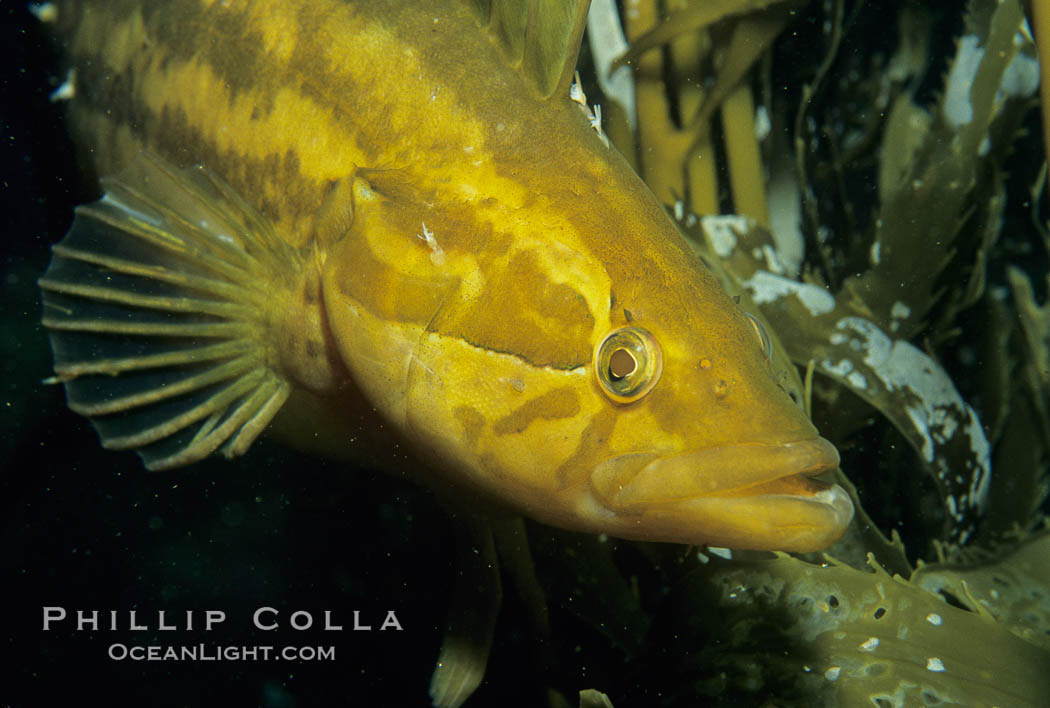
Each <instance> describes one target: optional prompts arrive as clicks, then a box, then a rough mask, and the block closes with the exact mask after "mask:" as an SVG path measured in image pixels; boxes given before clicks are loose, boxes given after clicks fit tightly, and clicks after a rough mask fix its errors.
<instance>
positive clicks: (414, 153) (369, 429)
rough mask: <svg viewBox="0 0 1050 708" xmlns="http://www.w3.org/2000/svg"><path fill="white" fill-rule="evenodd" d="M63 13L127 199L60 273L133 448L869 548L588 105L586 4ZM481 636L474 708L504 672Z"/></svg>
mask: <svg viewBox="0 0 1050 708" xmlns="http://www.w3.org/2000/svg"><path fill="white" fill-rule="evenodd" d="M57 5H58V7H57V18H56V32H57V34H58V36H59V37H60V38H61V39H62V41H63V42H64V43H65V45H66V47H67V49H68V52H69V56H70V60H71V62H72V65H73V67H74V68H75V71H76V74H75V82H76V96H75V98H74V99H73V101H72V102H71V108H70V116H71V122H72V124H73V126H74V131H75V133H76V137H77V138H78V140H79V142H80V144H81V145H83V146H84V147H85V148H86V150H87V154H90V156H91V159H92V161H93V164H94V167H95V169H96V170H97V171H98V173H99V174H101V175H111V176H110V177H107V178H105V179H103V180H102V187H103V190H104V192H105V196H104V197H103V198H102V199H101V200H100V201H98V202H96V203H94V204H91V205H87V206H84V207H81V208H80V209H78V210H77V216H76V220H75V222H74V224H73V227H72V228H71V230H70V232H69V234H68V235H67V237H66V239H65V240H64V241H62V242H61V243H60V244H59V245H57V246H56V247H55V256H54V260H53V261H52V264H51V267H50V268H49V270H48V272H47V274H46V275H45V276H44V277H43V278H42V279H41V281H40V286H41V288H42V290H43V291H44V324H45V325H46V326H47V327H48V328H49V329H50V331H51V337H52V342H53V348H54V352H55V371H56V375H57V377H58V378H59V379H60V380H62V381H63V382H64V383H65V385H66V388H67V393H68V399H69V403H70V406H71V407H72V408H73V409H74V410H76V411H78V412H80V413H83V414H84V415H87V416H88V417H90V418H91V420H92V422H93V423H94V425H95V426H96V428H97V429H98V431H99V434H100V436H101V438H102V441H103V444H105V445H106V446H107V447H112V448H117V449H135V450H137V451H138V452H139V453H140V454H141V455H142V457H143V459H144V461H145V463H146V465H147V466H148V467H151V468H155V469H164V468H169V467H175V466H178V465H182V464H187V463H190V462H193V461H195V460H198V459H201V458H203V457H205V456H207V455H209V454H211V453H212V452H215V451H217V450H221V451H223V452H225V453H226V454H227V455H237V454H240V453H243V452H244V451H245V450H247V449H248V447H249V446H250V444H251V442H252V441H253V440H254V439H255V438H256V437H257V436H258V435H259V434H261V433H262V432H263V431H264V430H266V429H267V428H272V429H273V430H274V432H275V433H276V434H277V435H280V436H282V437H284V438H285V439H287V440H288V441H289V442H290V443H292V444H297V445H301V446H303V447H305V448H308V449H311V450H315V451H318V452H322V453H324V454H329V455H333V456H337V457H340V458H346V459H364V460H368V461H378V463H379V464H387V465H393V464H400V465H402V466H403V465H405V463H404V462H403V461H401V462H396V461H395V457H394V455H393V454H391V453H390V450H392V449H393V447H394V446H395V444H399V443H401V442H404V443H407V445H408V446H409V447H410V448H411V449H412V450H414V451H415V453H416V458H415V460H414V461H413V462H412V463H411V466H412V470H411V471H412V474H413V475H415V476H417V477H419V478H420V479H422V480H423V481H424V482H426V483H427V484H429V485H431V486H432V487H434V488H435V489H436V490H437V491H439V492H440V493H441V494H442V495H443V496H445V498H446V499H449V500H451V502H452V503H458V504H461V505H463V506H465V507H469V508H471V509H474V510H478V509H480V508H484V509H492V510H495V509H499V510H503V511H509V512H511V513H514V514H524V515H527V516H529V517H532V518H534V519H537V520H540V521H543V522H546V523H550V524H554V525H558V526H561V527H564V528H568V529H573V530H579V531H586V532H595V533H607V534H611V535H614V536H618V537H622V538H630V539H645V540H655V541H673V542H682V543H694V544H701V543H707V544H713V545H720V546H732V547H742V548H757V549H781V550H795V551H811V550H817V549H821V548H824V547H826V546H827V545H828V544H830V543H831V542H832V541H834V540H835V539H836V538H837V537H838V536H839V535H841V534H842V532H843V531H844V529H845V527H846V525H847V524H848V523H849V521H850V519H851V518H852V513H853V509H852V505H851V503H850V501H849V499H848V497H847V495H846V494H845V492H843V490H842V489H841V488H839V487H837V486H835V485H832V484H829V483H825V482H822V481H819V480H816V479H814V477H815V476H816V475H819V474H821V473H824V472H826V471H828V470H833V469H834V468H835V467H836V466H837V464H838V454H837V452H836V451H835V449H834V447H833V446H832V445H831V444H830V443H828V442H827V441H825V440H824V439H823V438H821V437H819V435H818V434H817V431H816V430H815V429H814V428H813V426H812V425H811V423H810V422H809V420H808V419H807V418H806V416H805V415H804V413H803V412H802V410H801V409H800V408H799V407H798V406H797V405H796V404H795V403H794V402H793V401H792V400H791V399H790V398H789V397H788V395H786V393H785V392H784V391H783V390H782V388H781V387H780V386H779V385H778V382H777V379H776V377H775V376H774V373H773V370H772V368H771V365H770V361H769V359H768V347H766V346H765V343H764V342H763V339H762V332H761V328H760V326H759V325H757V323H756V321H754V320H752V319H750V318H749V317H748V316H747V315H746V314H745V313H743V312H742V311H741V310H740V309H739V308H737V307H736V306H735V305H734V304H733V302H732V301H731V300H730V298H729V297H727V296H726V295H725V293H724V292H722V290H721V289H720V288H719V287H718V285H717V283H716V282H715V280H714V279H713V278H712V277H711V275H710V274H709V273H708V272H707V271H706V270H705V268H704V267H703V265H702V264H701V263H700V262H699V261H698V260H697V259H696V258H695V257H694V256H693V254H692V253H691V251H690V250H689V248H688V247H687V245H686V244H685V242H684V240H683V239H682V237H681V235H680V234H679V233H678V231H677V228H676V227H675V226H674V224H673V223H672V222H671V220H670V219H669V218H668V216H667V215H666V214H665V213H664V211H663V209H662V208H661V207H660V205H659V204H658V203H657V201H656V200H655V199H654V198H653V196H652V195H651V194H650V193H649V191H648V190H647V189H646V187H645V186H644V185H643V183H642V182H641V180H640V179H639V178H638V177H637V176H636V175H635V174H634V173H633V172H632V170H631V169H630V167H629V166H628V164H627V163H626V162H625V161H624V160H623V159H622V158H621V157H620V156H619V155H618V153H616V151H615V149H614V148H611V147H609V145H608V143H607V142H606V141H605V140H603V138H602V136H600V134H598V133H597V132H596V131H595V130H594V127H593V126H592V125H591V123H590V122H589V121H588V118H587V116H586V115H585V114H584V112H582V111H580V110H579V108H580V107H579V105H577V104H576V103H574V102H573V101H571V100H570V98H569V88H570V84H571V81H572V72H573V68H574V65H575V59H576V54H577V51H578V47H579V42H580V37H581V35H582V32H583V23H584V20H585V16H586V10H587V3H586V2H555V1H553V0H551V1H547V2H543V1H541V2H509V1H508V2H497V1H493V2H491V3H488V2H483V1H481V0H477V1H475V2H457V1H454V0H436V1H435V2H426V3H424V2H416V1H415V0H413V1H411V2H406V1H404V0H369V2H359V3H358V2H345V1H340V0H256V1H255V2H248V1H246V0H243V1H237V0H230V1H228V2H209V1H207V0H164V1H159V0H158V1H156V2H146V1H144V0H105V1H103V0H98V1H97V2H88V1H83V2H76V1H70V2H63V3H58V4H57ZM351 439H352V440H354V442H350V440H351ZM421 460H426V462H425V463H423V462H421ZM498 516H499V514H498V513H496V512H493V513H492V514H490V515H489V518H498ZM477 528H478V529H481V531H480V532H479V533H481V534H482V535H484V534H485V533H487V532H486V531H485V530H484V529H485V528H487V527H486V525H485V523H482V522H479V523H478V526H477ZM482 545H483V546H485V544H482ZM490 546H491V539H490V540H489V542H488V546H485V547H490ZM467 624H468V625H469V624H470V623H467ZM475 624H476V625H477V626H478V627H480V630H479V631H481V633H482V634H483V635H484V633H485V632H486V631H487V632H488V637H489V639H490V638H491V622H490V620H489V619H487V618H483V619H479V620H478V621H477V622H476V623H475ZM476 629H477V627H476ZM461 640H462V638H458V639H457V638H453V639H451V640H446V645H445V647H444V648H443V653H442V662H441V664H439V669H438V671H437V672H436V674H435V689H434V696H435V701H436V702H437V703H438V704H440V705H457V704H458V703H459V702H462V700H464V699H465V697H466V696H467V695H469V693H470V691H472V690H473V688H474V687H475V686H476V685H477V682H478V681H480V677H481V672H482V671H483V670H484V658H485V655H486V654H487V643H486V642H487V641H488V640H487V639H484V637H483V640H482V641H481V642H480V645H481V649H478V650H473V649H469V648H464V642H465V641H466V640H462V641H461ZM466 643H468V644H469V642H466ZM463 666H467V668H463ZM442 667H445V668H442Z"/></svg>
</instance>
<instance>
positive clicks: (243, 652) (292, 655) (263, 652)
mask: <svg viewBox="0 0 1050 708" xmlns="http://www.w3.org/2000/svg"><path fill="white" fill-rule="evenodd" d="M106 654H107V656H109V658H110V659H112V660H114V661H335V647H334V646H316V647H315V646H283V647H275V646H272V645H228V646H224V645H216V644H204V643H201V644H181V645H176V644H149V645H141V644H131V645H128V644H121V643H116V644H110V645H109V649H107V651H106Z"/></svg>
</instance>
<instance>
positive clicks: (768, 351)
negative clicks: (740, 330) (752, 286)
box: [744, 312, 773, 361]
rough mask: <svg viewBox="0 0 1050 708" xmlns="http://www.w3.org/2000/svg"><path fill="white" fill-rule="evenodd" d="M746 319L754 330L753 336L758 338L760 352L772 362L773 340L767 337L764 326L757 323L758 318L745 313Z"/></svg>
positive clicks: (767, 333)
mask: <svg viewBox="0 0 1050 708" xmlns="http://www.w3.org/2000/svg"><path fill="white" fill-rule="evenodd" d="M744 314H745V315H747V319H748V320H749V321H750V322H751V326H752V327H754V328H755V334H756V335H757V336H758V344H759V346H761V347H762V351H763V352H765V355H766V359H768V360H769V361H773V338H772V337H770V336H769V332H767V331H766V327H765V325H763V324H762V323H761V322H759V320H758V318H757V317H755V316H754V315H752V314H751V313H750V312H745V313H744Z"/></svg>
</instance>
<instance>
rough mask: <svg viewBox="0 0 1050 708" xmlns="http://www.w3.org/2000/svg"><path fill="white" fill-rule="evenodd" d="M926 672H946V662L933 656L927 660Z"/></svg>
mask: <svg viewBox="0 0 1050 708" xmlns="http://www.w3.org/2000/svg"><path fill="white" fill-rule="evenodd" d="M926 670H927V671H936V672H941V671H944V662H943V661H941V660H940V659H938V658H937V657H935V656H931V657H930V658H929V659H927V660H926Z"/></svg>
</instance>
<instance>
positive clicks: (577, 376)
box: [324, 180, 853, 551]
mask: <svg viewBox="0 0 1050 708" xmlns="http://www.w3.org/2000/svg"><path fill="white" fill-rule="evenodd" d="M593 183H595V184H604V185H606V186H604V187H601V188H598V189H596V190H595V192H594V193H593V194H589V195H586V198H584V196H582V195H581V193H580V191H579V190H578V189H574V188H573V187H572V185H571V184H569V185H568V186H567V187H566V189H565V190H564V191H563V193H562V194H561V195H560V196H561V197H562V198H561V199H559V198H558V197H559V194H558V189H557V184H554V185H553V186H552V185H551V183H550V180H548V181H547V182H546V184H545V190H546V192H545V193H544V196H543V197H542V198H538V199H535V200H533V201H532V202H526V203H525V204H524V205H523V206H521V207H520V208H518V209H515V210H511V209H507V208H505V204H504V205H503V207H504V208H500V205H499V204H497V205H496V207H493V208H492V209H491V210H490V211H489V212H488V213H485V207H484V205H481V204H478V203H476V202H475V203H473V204H472V205H470V208H469V209H468V208H465V207H464V206H463V205H462V204H461V205H459V206H458V207H456V206H454V205H453V206H449V204H450V203H451V202H450V200H445V201H444V202H443V204H444V210H441V209H437V208H435V207H433V206H427V207H426V208H423V209H420V208H415V207H413V206H412V205H418V204H427V205H432V204H434V203H435V200H434V199H429V198H427V197H425V196H424V197H420V196H419V195H415V196H413V197H412V198H410V199H401V198H399V197H396V196H392V195H393V191H395V190H391V189H386V190H384V189H383V188H382V186H381V185H379V186H377V185H376V184H370V185H368V186H362V187H360V188H359V190H358V204H357V205H355V217H354V222H355V229H356V228H358V227H360V228H362V229H364V231H363V232H362V233H359V234H357V235H355V234H354V233H351V235H350V236H349V237H348V238H346V239H344V240H343V241H342V242H340V243H339V244H337V246H336V248H335V250H334V251H333V254H332V257H331V258H330V266H329V272H328V274H327V275H326V276H325V285H324V291H325V298H326V301H327V302H328V313H329V321H330V323H331V326H332V328H333V332H334V333H335V336H336V340H337V341H338V342H339V346H340V348H341V351H342V352H343V355H344V358H345V359H346V361H347V365H348V368H349V369H350V371H351V372H353V374H354V376H355V379H356V381H357V383H358V385H360V386H361V388H362V390H364V391H365V393H366V394H367V395H368V396H369V397H370V399H371V400H372V401H373V403H374V404H375V405H376V407H377V409H378V410H380V411H381V412H382V413H383V414H384V415H385V416H386V417H387V419H388V420H389V421H391V423H392V424H393V425H395V426H396V427H397V428H398V430H400V431H401V432H402V433H404V435H405V436H406V437H407V438H408V439H409V440H410V441H411V442H412V444H413V445H414V446H415V448H416V450H417V452H418V453H419V457H420V458H421V459H423V460H424V461H425V464H426V465H427V466H428V467H431V468H433V470H434V472H433V477H434V478H435V479H436V480H438V481H437V483H436V485H435V486H441V485H443V484H445V483H451V484H452V486H454V487H455V486H458V487H460V488H462V489H474V490H480V491H481V492H483V493H485V495H487V496H488V497H490V498H493V499H495V500H497V501H498V502H500V503H503V504H505V505H508V506H510V507H512V508H513V509H515V510H516V511H519V512H522V513H524V514H526V515H528V516H530V517H532V518H535V519H537V520H540V521H543V522H547V523H551V524H553V525H556V526H560V527H563V528H569V529H575V530H583V531H591V532H598V533H607V534H610V535H613V536H617V537H622V538H630V539H643V540H653V541H670V542H681V543H693V544H701V543H703V544H710V545H718V546H731V547H736V548H755V549H777V550H791V551H812V550H817V549H821V548H824V547H826V546H828V545H829V544H830V543H832V542H833V541H834V540H835V539H837V538H838V537H839V536H840V535H841V534H842V533H843V532H844V530H845V528H846V526H847V525H848V523H849V522H850V520H851V519H852V516H853V506H852V503H851V502H850V500H849V497H848V495H847V494H846V493H845V492H844V491H843V490H842V488H841V487H839V486H836V485H834V484H832V483H829V482H825V481H821V480H819V479H817V476H818V475H822V474H824V473H828V472H831V471H834V470H835V468H836V467H837V466H838V463H839V456H838V453H837V451H836V450H835V448H834V446H833V445H832V444H831V443H829V442H828V441H827V440H825V439H823V438H821V437H820V436H819V434H818V432H817V430H816V429H815V428H814V427H813V425H812V423H811V422H810V421H809V419H808V418H807V417H806V415H805V414H804V412H803V411H802V410H801V408H800V407H799V406H798V405H797V404H796V403H795V402H794V401H793V400H792V399H791V398H790V397H789V396H788V394H787V393H786V392H785V391H784V390H783V389H782V388H781V387H780V386H779V385H778V384H777V378H776V376H775V375H774V371H773V367H772V364H771V359H770V344H769V340H768V338H767V337H765V335H764V332H763V331H762V328H761V325H760V324H758V321H757V320H756V319H754V318H753V317H750V316H749V315H747V314H746V313H744V312H743V311H742V310H741V309H740V308H739V307H737V305H736V304H735V303H734V302H733V301H732V299H731V298H729V297H728V296H727V295H726V294H725V292H724V291H723V290H722V289H721V287H720V286H719V285H718V283H717V281H716V280H715V279H714V277H713V276H712V275H711V274H710V273H709V272H708V271H707V270H706V268H705V266H704V265H703V263H702V262H701V261H700V260H699V259H698V258H697V257H696V256H695V255H694V254H693V253H692V252H691V251H690V249H689V247H688V245H687V244H686V243H685V241H684V239H683V238H682V237H681V235H680V234H679V233H678V231H677V228H676V227H675V226H674V224H673V223H672V222H671V221H670V219H669V218H668V217H667V215H666V214H665V213H664V212H663V210H662V209H661V208H660V207H659V205H657V204H655V200H653V199H652V197H651V196H647V195H648V192H646V191H644V187H639V188H638V189H637V190H636V191H632V189H634V188H633V187H632V184H633V183H626V184H615V183H614V182H613V181H611V180H606V181H604V182H603V181H601V180H597V181H593ZM384 191H385V192H387V193H388V194H384ZM581 200H582V201H581ZM504 201H507V200H504ZM574 201H575V207H573V208H565V205H566V204H567V203H568V204H570V206H571V205H572V203H573V202H574ZM396 244H402V245H404V246H405V248H402V249H397V248H396V247H395V245H396ZM392 287H396V288H397V290H396V292H394V291H391V290H390V288H392Z"/></svg>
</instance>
